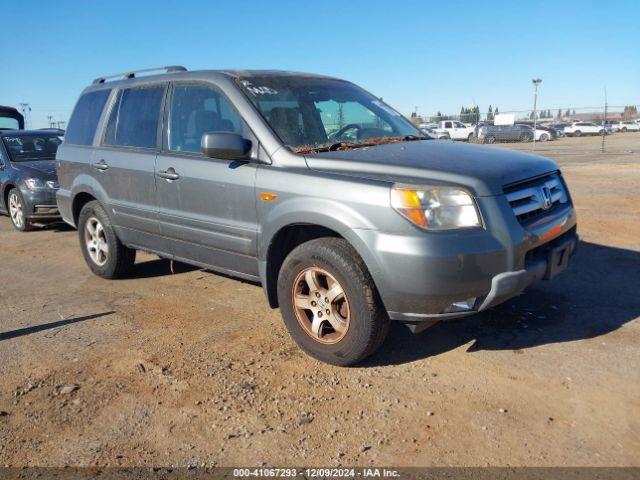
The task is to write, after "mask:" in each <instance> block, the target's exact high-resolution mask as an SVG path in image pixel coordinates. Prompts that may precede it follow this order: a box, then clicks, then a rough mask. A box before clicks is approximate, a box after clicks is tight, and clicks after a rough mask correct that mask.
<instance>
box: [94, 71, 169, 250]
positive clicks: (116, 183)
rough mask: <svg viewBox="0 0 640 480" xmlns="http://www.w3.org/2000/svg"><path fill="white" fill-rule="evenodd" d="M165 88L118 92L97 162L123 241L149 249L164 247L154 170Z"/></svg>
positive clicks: (98, 176)
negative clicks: (160, 229)
mask: <svg viewBox="0 0 640 480" xmlns="http://www.w3.org/2000/svg"><path fill="white" fill-rule="evenodd" d="M166 88H167V85H166V84H165V83H162V84H151V85H143V86H135V87H129V88H123V89H120V90H118V91H116V92H115V93H114V98H113V100H112V102H111V108H110V111H109V114H108V117H107V123H106V127H105V128H104V132H103V136H102V139H101V144H100V147H99V148H98V149H96V150H95V152H94V157H93V159H92V167H93V168H92V169H93V175H94V176H95V178H96V179H97V180H98V182H99V184H100V185H101V187H102V188H103V189H104V191H105V193H106V196H107V199H108V200H107V202H108V205H107V207H108V208H109V210H110V213H111V214H112V217H113V220H114V223H115V226H116V229H117V230H118V234H119V235H120V238H121V239H122V240H123V241H124V242H125V243H131V244H133V245H135V246H139V247H146V248H149V249H156V248H157V247H158V245H159V243H158V241H159V237H158V233H159V225H158V212H157V210H158V209H157V205H156V186H155V177H154V171H155V161H156V156H157V154H158V150H159V145H160V143H159V139H160V138H161V130H160V125H161V123H160V118H161V113H162V106H163V101H164V96H165V91H166Z"/></svg>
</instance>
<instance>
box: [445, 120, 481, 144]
mask: <svg viewBox="0 0 640 480" xmlns="http://www.w3.org/2000/svg"><path fill="white" fill-rule="evenodd" d="M438 129H439V130H443V131H445V132H448V133H449V136H450V137H451V140H466V141H469V140H471V137H473V136H474V132H475V128H474V127H472V126H469V125H465V124H464V123H462V122H457V121H455V120H442V121H440V122H438Z"/></svg>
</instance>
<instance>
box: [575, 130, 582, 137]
mask: <svg viewBox="0 0 640 480" xmlns="http://www.w3.org/2000/svg"><path fill="white" fill-rule="evenodd" d="M580 135H582V132H581V131H580V130H576V131H575V132H573V136H574V137H579V136H580Z"/></svg>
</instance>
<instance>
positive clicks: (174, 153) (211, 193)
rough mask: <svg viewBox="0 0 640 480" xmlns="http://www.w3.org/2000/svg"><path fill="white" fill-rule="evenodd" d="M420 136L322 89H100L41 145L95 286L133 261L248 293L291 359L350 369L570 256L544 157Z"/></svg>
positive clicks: (312, 78)
mask: <svg viewBox="0 0 640 480" xmlns="http://www.w3.org/2000/svg"><path fill="white" fill-rule="evenodd" d="M339 113H340V114H341V115H342V118H341V120H344V121H341V123H342V124H343V125H344V126H343V127H342V128H340V129H339V130H338V132H337V134H336V135H333V136H332V137H331V138H329V135H328V134H327V131H328V130H329V129H331V130H332V131H333V129H334V126H335V119H336V118H337V117H336V115H338V114H339ZM340 130H341V131H340ZM354 132H355V138H356V140H355V141H354V140H348V139H351V138H353V136H354ZM347 135H348V136H347ZM421 138H422V137H421V135H420V131H419V130H418V129H417V128H416V127H414V126H413V125H412V124H411V123H410V122H409V120H407V119H405V118H404V117H403V116H402V115H400V114H399V113H398V112H397V111H396V110H394V109H393V108H392V107H390V106H388V105H386V104H385V103H383V102H382V100H380V99H379V98H377V97H375V96H373V95H371V94H369V93H367V92H366V91H364V90H362V89H360V88H359V87H357V86H355V85H354V84H352V83H349V82H346V81H343V80H338V79H334V78H330V77H323V76H317V75H311V74H300V73H291V72H276V71H269V72H264V71H247V70H241V71H229V70H226V71H211V70H209V71H200V72H187V71H184V69H182V68H177V67H172V68H171V69H170V70H169V71H168V72H167V73H162V74H159V75H150V76H144V77H140V78H136V77H135V72H134V73H128V74H126V75H125V78H124V79H122V80H112V79H111V78H109V77H106V78H100V79H97V80H96V81H95V82H94V84H93V85H90V86H89V87H87V88H86V89H85V90H84V92H83V93H82V95H81V96H80V99H79V100H78V103H77V105H76V107H75V109H74V111H73V114H72V116H71V119H70V122H69V124H68V129H67V132H66V135H65V140H64V143H63V144H62V146H61V147H60V148H59V150H58V154H57V162H58V174H59V178H60V183H61V187H60V190H58V194H57V197H58V205H59V207H60V211H61V213H62V216H63V218H64V219H65V220H66V221H67V222H68V223H70V224H71V225H75V226H77V227H78V232H79V240H80V248H81V251H82V253H83V255H84V258H85V260H86V262H87V264H88V266H89V268H90V269H91V270H92V271H93V272H94V273H95V274H96V275H99V276H101V277H104V278H116V277H119V276H122V275H124V274H126V273H127V272H129V271H131V269H132V267H133V265H134V260H135V256H136V250H138V249H140V250H145V251H149V252H153V253H155V254H157V255H160V256H162V257H166V258H171V259H177V260H180V261H184V262H188V263H192V264H194V265H200V266H203V267H206V268H209V269H212V270H215V271H220V272H223V273H226V274H228V275H232V276H236V277H240V278H244V279H249V280H252V281H256V282H260V283H261V284H262V286H263V287H264V290H265V294H266V297H267V299H268V302H269V305H270V306H271V307H274V308H275V307H280V311H281V313H282V316H283V319H284V322H285V324H286V326H287V329H288V330H289V332H290V334H291V336H292V338H293V339H294V340H295V341H296V342H297V343H298V345H299V346H300V347H301V348H302V349H303V350H304V351H305V352H307V353H309V354H310V355H312V356H314V357H316V358H318V359H320V360H322V361H325V362H330V363H333V364H337V365H350V364H353V363H356V362H358V361H360V360H362V359H363V358H365V357H366V356H367V355H370V354H371V353H373V352H374V351H375V350H376V349H377V348H378V346H379V345H380V344H381V343H382V341H383V339H384V337H385V335H386V334H387V330H388V328H389V324H390V321H398V322H402V323H405V324H406V325H407V326H408V327H409V328H410V329H411V330H412V331H414V332H417V331H420V330H422V329H424V328H426V327H428V326H430V325H432V324H433V323H435V322H437V321H439V320H443V319H448V318H454V317H459V316H465V315H471V314H474V313H476V312H479V311H483V310H486V309H487V308H490V307H492V306H494V305H497V304H499V303H502V302H504V301H505V300H508V299H509V298H511V297H513V296H515V295H518V294H520V293H521V292H522V291H523V290H524V289H525V288H526V287H527V286H529V285H531V284H532V283H534V282H536V281H538V280H541V279H549V278H552V277H554V276H555V275H556V274H557V273H558V272H560V271H561V270H563V269H564V268H565V267H566V266H567V263H568V261H569V258H570V256H571V254H572V253H573V251H574V249H575V246H576V244H577V234H576V216H575V213H574V209H573V205H572V202H571V198H570V196H569V192H568V190H567V186H566V184H565V182H564V180H563V178H562V175H561V173H560V171H559V169H558V165H557V164H556V163H554V162H553V161H551V160H548V159H545V158H540V157H536V156H533V155H530V154H525V153H521V152H515V151H508V150H496V149H488V148H485V147H481V146H475V145H461V144H456V143H454V142H434V141H422V140H421ZM176 301H180V300H179V299H176ZM230 301H233V302H243V301H246V299H242V298H233V299H230ZM259 319H260V317H259V316H258V317H257V318H256V321H259Z"/></svg>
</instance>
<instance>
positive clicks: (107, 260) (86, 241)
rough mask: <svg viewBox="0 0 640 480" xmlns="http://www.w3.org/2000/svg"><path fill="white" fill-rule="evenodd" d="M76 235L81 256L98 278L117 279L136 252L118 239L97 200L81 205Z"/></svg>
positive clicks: (131, 264)
mask: <svg viewBox="0 0 640 480" xmlns="http://www.w3.org/2000/svg"><path fill="white" fill-rule="evenodd" d="M78 234H79V236H80V249H81V250H82V255H83V256H84V259H85V261H86V262H87V265H88V266H89V268H90V269H91V271H92V272H93V273H95V274H96V275H98V276H99V277H102V278H118V277H121V276H123V275H125V274H127V273H129V272H130V271H131V269H132V267H133V264H134V263H135V260H136V251H135V250H133V249H131V248H128V247H126V246H125V245H124V244H123V243H122V242H121V241H120V239H118V237H117V235H116V232H115V230H114V228H113V225H112V224H111V220H110V219H109V216H108V215H107V212H105V210H104V208H103V207H102V205H100V203H99V202H97V201H92V202H89V203H87V204H86V205H85V206H84V207H82V210H81V211H80V217H79V219H78Z"/></svg>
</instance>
